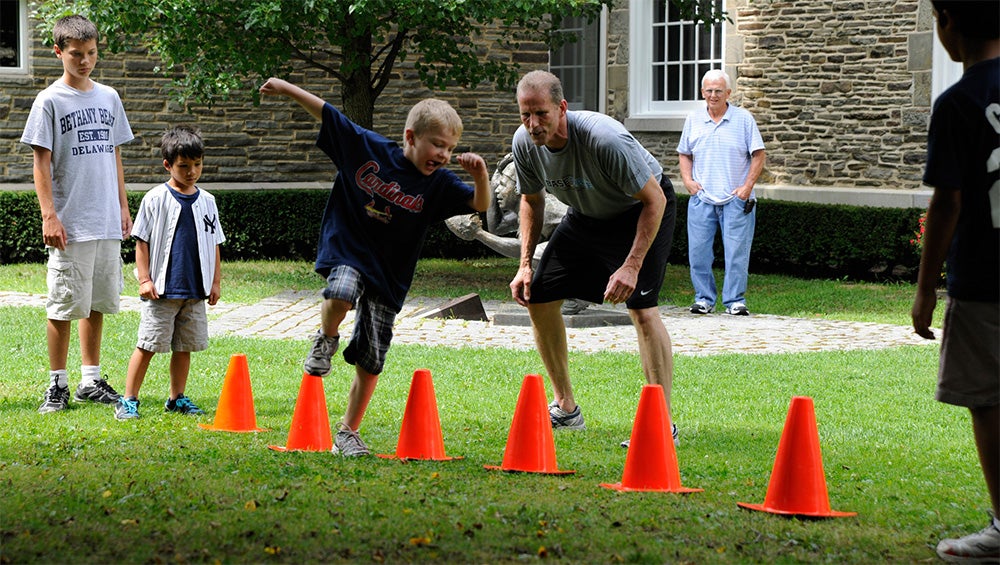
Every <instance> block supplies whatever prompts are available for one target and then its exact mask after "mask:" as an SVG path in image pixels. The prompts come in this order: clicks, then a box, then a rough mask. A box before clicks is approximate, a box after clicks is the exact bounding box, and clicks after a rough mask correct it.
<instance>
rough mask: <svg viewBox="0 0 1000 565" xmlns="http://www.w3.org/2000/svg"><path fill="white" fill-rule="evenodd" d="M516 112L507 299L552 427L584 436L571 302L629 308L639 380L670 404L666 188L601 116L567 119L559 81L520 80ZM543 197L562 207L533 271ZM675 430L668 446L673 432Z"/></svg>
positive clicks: (651, 165) (654, 166)
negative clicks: (537, 366)
mask: <svg viewBox="0 0 1000 565" xmlns="http://www.w3.org/2000/svg"><path fill="white" fill-rule="evenodd" d="M517 104H518V108H519V109H520V112H521V123H522V124H523V127H520V128H518V129H517V132H515V134H514V140H513V153H514V163H515V167H516V170H517V181H518V189H519V191H520V193H521V205H520V211H519V215H520V224H521V256H520V268H519V270H518V272H517V275H516V276H515V277H514V279H513V281H511V283H510V288H511V293H512V295H513V297H514V300H516V301H517V302H518V304H521V305H522V306H527V307H528V313H529V315H530V316H531V325H532V327H533V329H534V334H535V343H536V345H537V347H538V351H539V354H540V355H541V357H542V362H543V363H544V364H545V369H546V370H547V371H548V374H549V379H550V381H551V382H552V389H553V395H554V397H555V400H553V402H552V404H550V405H549V416H550V418H551V421H552V427H553V428H567V429H583V428H584V422H583V415H582V414H581V412H580V406H578V405H577V403H576V399H575V398H574V397H573V389H572V386H571V385H570V379H569V361H568V353H567V343H566V326H565V324H564V322H563V318H562V314H561V313H560V306H561V304H562V302H563V300H564V299H567V298H578V299H582V300H587V301H590V302H596V303H602V302H604V301H607V302H611V303H612V304H620V303H622V302H624V303H625V304H626V306H627V307H628V312H629V316H630V317H631V320H632V324H633V325H634V326H635V328H636V332H637V333H638V340H639V355H640V359H641V361H642V368H643V373H644V374H645V377H646V381H647V382H648V383H650V384H659V385H661V386H662V387H663V390H664V393H665V394H666V397H667V404H668V407H669V404H670V386H671V380H672V374H673V350H672V346H671V343H670V334H669V333H667V329H666V327H665V326H664V325H663V320H662V319H661V318H660V313H659V308H658V306H657V302H658V296H659V292H660V287H661V286H662V285H663V277H664V272H665V269H666V263H667V257H668V256H669V255H670V245H671V242H672V240H673V230H674V221H675V215H676V208H677V202H676V196H675V195H674V189H673V185H672V184H671V183H670V180H669V179H667V178H666V177H665V176H664V175H663V168H662V167H661V166H660V164H659V163H658V162H657V161H656V159H655V158H653V156H652V155H650V153H649V152H648V151H647V150H646V149H645V148H643V147H642V145H640V144H639V142H638V141H636V139H635V138H634V137H632V135H631V134H630V133H629V132H628V131H627V130H626V129H625V127H624V126H623V125H622V124H621V123H619V122H618V121H616V120H615V119H613V118H611V117H609V116H606V115H604V114H599V113H595V112H583V111H580V112H576V111H574V112H570V111H568V110H567V103H566V100H565V99H563V91H562V84H561V83H560V82H559V79H558V78H557V77H556V76H555V75H553V74H551V73H548V72H545V71H533V72H530V73H528V74H527V75H525V76H524V77H523V78H522V79H521V81H520V83H519V84H518V86H517ZM546 192H548V193H549V194H551V195H552V196H554V197H555V198H557V199H558V200H559V201H561V202H563V203H565V204H567V205H568V206H569V207H570V209H569V211H568V212H567V214H566V216H565V217H564V218H563V220H562V221H561V222H560V224H559V226H558V227H557V228H556V230H555V231H554V232H553V234H552V236H551V238H550V239H549V241H548V245H547V246H546V248H545V251H544V252H543V254H542V257H541V259H540V261H539V263H538V266H537V270H533V269H532V256H533V255H534V252H535V246H536V245H537V244H538V240H539V233H540V231H541V227H542V220H543V218H544V211H545V193H546ZM673 433H674V437H675V438H676V427H675V429H674V431H673Z"/></svg>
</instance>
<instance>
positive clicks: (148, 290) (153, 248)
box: [115, 126, 226, 420]
mask: <svg viewBox="0 0 1000 565" xmlns="http://www.w3.org/2000/svg"><path fill="white" fill-rule="evenodd" d="M160 152H161V153H162V154H163V166H164V167H165V168H166V169H167V171H168V172H169V173H170V180H168V181H167V182H165V183H163V184H161V185H159V186H156V187H153V188H151V189H150V190H149V192H147V193H146V195H145V196H143V198H142V203H140V204H139V211H138V212H136V215H135V227H134V228H133V229H132V235H133V236H135V238H136V240H137V241H136V242H135V266H136V274H137V276H138V277H139V296H141V297H142V299H143V302H142V317H141V319H140V322H139V341H138V343H137V344H136V347H135V352H133V353H132V359H131V360H129V363H128V375H127V377H126V378H125V396H123V397H122V398H121V399H120V400H119V401H118V402H117V403H116V405H115V418H117V419H119V420H128V419H132V418H138V417H139V387H141V386H142V381H143V379H144V378H145V376H146V370H147V369H149V362H150V360H152V358H153V355H154V354H156V353H165V352H167V351H171V350H173V353H172V354H171V356H170V394H169V396H168V397H167V402H166V404H165V406H164V408H165V409H166V411H167V412H177V413H180V414H192V415H196V414H204V412H203V411H202V410H201V409H200V408H198V406H197V405H195V403H194V402H192V401H191V399H189V398H188V397H186V396H184V388H185V386H186V385H187V379H188V372H189V370H190V368H191V352H192V351H204V350H205V349H207V348H208V314H207V312H206V309H205V301H206V299H207V300H208V303H209V304H211V305H213V306H214V305H215V304H216V303H217V302H218V301H219V294H220V281H221V279H222V270H221V267H222V259H221V257H220V254H219V244H221V243H223V242H224V241H226V236H225V235H223V233H222V226H221V225H220V224H219V210H218V209H217V208H216V207H215V197H213V196H212V195H211V194H209V193H208V192H205V191H204V190H201V189H199V188H198V186H197V185H196V183H197V182H198V178H199V177H201V170H202V165H203V161H202V158H203V156H204V154H205V145H204V143H203V142H202V139H201V135H199V134H198V132H197V131H195V130H193V129H191V128H189V127H186V126H177V127H175V128H173V129H172V130H170V131H168V132H167V133H165V134H164V135H163V139H162V140H161V142H160Z"/></svg>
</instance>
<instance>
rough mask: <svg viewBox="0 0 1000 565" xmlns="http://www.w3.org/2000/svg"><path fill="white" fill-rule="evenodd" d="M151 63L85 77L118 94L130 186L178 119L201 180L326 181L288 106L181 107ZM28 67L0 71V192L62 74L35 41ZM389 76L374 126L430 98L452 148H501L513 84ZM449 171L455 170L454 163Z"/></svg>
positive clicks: (311, 141)
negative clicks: (194, 139) (452, 131)
mask: <svg viewBox="0 0 1000 565" xmlns="http://www.w3.org/2000/svg"><path fill="white" fill-rule="evenodd" d="M489 39H491V38H489V37H487V43H488V42H489ZM484 49H486V47H484ZM488 56H490V57H494V58H503V59H505V60H507V61H509V62H510V63H511V64H513V63H519V64H520V65H521V66H522V68H524V69H533V68H544V67H545V66H546V65H547V63H548V52H547V51H546V50H545V48H544V47H543V46H541V45H533V46H527V47H526V48H525V49H523V50H521V51H519V52H517V53H510V52H505V53H492V52H491V53H488ZM157 64H158V61H157V59H156V58H155V57H151V56H149V55H148V54H146V53H144V52H129V53H111V52H110V51H108V50H106V49H102V50H101V52H100V59H99V61H98V65H97V69H96V72H95V74H94V80H96V81H98V82H101V83H105V84H107V85H109V86H112V87H114V88H115V89H116V90H118V93H119V95H120V96H121V98H122V102H123V104H124V106H125V112H126V115H127V116H128V119H129V123H130V124H131V126H132V130H133V133H134V134H135V137H136V139H135V140H134V141H133V142H131V143H129V144H127V145H124V146H123V147H122V155H123V163H124V166H125V178H126V183H127V184H128V185H129V188H130V189H132V188H144V186H145V185H149V184H154V183H158V182H162V181H163V180H165V176H164V174H165V173H164V171H163V167H162V165H161V164H160V163H161V158H160V157H159V148H158V147H159V146H158V144H159V136H160V135H161V134H162V132H163V131H164V130H165V129H167V128H168V127H170V126H172V125H176V124H181V123H185V124H190V125H194V126H197V127H198V128H200V129H201V131H202V134H203V136H204V138H205V142H206V159H205V171H204V173H203V175H202V182H203V183H220V182H221V183H250V186H252V185H254V184H262V183H279V184H286V185H287V184H291V185H294V184H303V183H321V186H327V185H328V184H329V183H331V182H332V180H333V176H334V170H335V169H334V168H333V165H332V164H331V163H330V161H329V159H328V158H327V157H326V156H325V155H324V154H323V153H322V152H321V151H320V150H319V149H317V148H316V146H315V139H316V134H317V132H318V131H319V124H318V123H317V122H315V121H314V120H313V119H312V117H311V116H309V115H308V114H307V113H306V112H305V111H304V110H301V109H300V108H299V106H298V105H297V104H295V103H294V102H292V101H291V100H289V99H285V98H280V99H278V98H273V97H268V98H265V99H263V100H262V102H261V104H260V105H259V106H254V105H253V103H252V99H251V96H250V93H249V92H236V93H234V94H233V95H232V97H231V99H230V100H228V101H223V100H220V101H218V102H217V103H214V104H213V105H212V106H210V107H209V106H205V105H197V104H187V105H181V104H179V103H178V102H176V101H175V100H174V99H173V98H172V97H171V95H170V92H169V88H170V84H169V80H167V79H165V78H163V77H162V76H161V75H160V74H159V73H157V72H156V71H155V67H156V65H157ZM30 68H31V70H32V74H31V76H30V77H3V76H0V188H2V187H3V186H8V187H9V186H11V185H18V184H20V185H24V184H30V183H31V182H32V170H31V169H32V162H31V161H32V160H31V149H30V148H29V147H28V146H26V145H24V144H22V143H20V141H19V140H20V137H21V133H22V131H23V128H24V123H25V121H26V119H27V116H28V112H29V111H30V109H31V103H32V101H33V100H34V98H35V95H36V94H37V93H38V92H39V91H40V90H42V89H44V88H45V87H46V86H48V85H49V84H50V83H51V82H52V81H54V80H56V79H57V78H58V77H59V76H61V74H62V66H61V64H60V62H59V60H58V59H57V58H56V57H55V55H54V54H53V53H52V49H51V48H50V47H45V46H43V45H42V44H41V42H40V41H37V40H36V41H35V44H34V45H33V51H32V54H31V65H30ZM395 73H396V75H397V78H398V80H396V79H394V80H393V81H392V83H391V84H390V85H389V86H388V87H387V88H386V89H385V91H383V93H382V95H381V96H380V97H379V98H378V100H377V101H376V113H375V116H374V124H373V129H374V130H375V131H378V132H379V133H381V134H383V135H385V136H386V137H388V138H390V139H393V140H399V141H401V140H402V137H403V126H404V124H405V120H406V114H407V112H408V111H409V108H410V107H411V106H412V105H413V104H414V103H415V102H417V101H418V100H421V99H423V98H426V97H429V96H433V97H437V98H443V99H445V100H448V101H449V102H450V103H451V104H452V105H453V106H455V108H456V109H457V110H458V112H459V115H460V116H461V117H462V120H463V124H464V127H465V131H464V133H463V135H462V140H461V143H460V146H459V148H458V150H459V151H474V152H477V153H479V154H480V155H482V156H483V158H484V159H486V161H487V163H488V164H490V165H491V168H492V166H493V165H495V163H497V162H498V161H499V160H500V159H501V158H502V157H503V155H505V154H506V153H507V151H509V147H510V140H511V137H512V135H513V133H514V130H515V128H516V127H517V126H518V125H519V124H520V121H519V118H518V110H517V104H516V102H515V100H514V93H513V90H501V89H498V88H496V87H495V86H494V85H492V84H482V85H479V86H477V87H475V88H469V89H465V88H459V87H453V88H449V89H448V90H447V91H446V92H442V91H432V90H430V89H427V88H426V87H424V86H422V85H420V84H419V83H418V80H417V79H416V72H415V71H414V70H413V69H412V66H410V65H406V64H401V65H398V66H397V69H396V70H395ZM289 80H291V81H293V82H295V83H296V84H299V85H300V86H303V87H305V88H306V89H308V90H310V91H312V92H314V93H316V94H317V95H319V96H321V97H322V98H324V99H325V100H328V101H330V102H331V103H333V104H334V105H335V106H337V107H338V108H339V107H342V105H341V103H340V90H339V86H338V85H337V83H336V81H334V80H333V79H332V78H330V77H328V76H326V75H325V73H322V72H320V71H317V70H309V69H307V70H303V71H300V72H297V73H295V74H293V75H292V76H291V77H289ZM454 167H455V168H456V169H457V171H458V172H459V174H464V173H463V172H462V171H461V168H459V167H457V165H455V166H454Z"/></svg>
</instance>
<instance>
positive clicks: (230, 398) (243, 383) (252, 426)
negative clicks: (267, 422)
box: [198, 353, 267, 432]
mask: <svg viewBox="0 0 1000 565" xmlns="http://www.w3.org/2000/svg"><path fill="white" fill-rule="evenodd" d="M198 426H200V427H201V428H203V429H206V430H212V431H218V432H264V431H267V430H265V429H264V428H258V427H257V413H256V411H255V410H254V406H253V390H252V389H251V388H250V367H249V366H248V365H247V356H246V355H244V354H242V353H234V354H233V355H232V356H231V357H230V358H229V368H228V369H226V380H225V381H223V383H222V394H220V395H219V405H218V407H217V408H216V409H215V420H213V421H212V424H211V425H209V424H198Z"/></svg>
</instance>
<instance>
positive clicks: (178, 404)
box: [163, 394, 205, 416]
mask: <svg viewBox="0 0 1000 565" xmlns="http://www.w3.org/2000/svg"><path fill="white" fill-rule="evenodd" d="M163 409H164V411H166V412H177V413H178V414H186V415H188V416H198V415H200V414H204V413H205V411H204V410H202V409H201V408H198V405H197V404H195V403H194V402H191V399H190V398H188V397H186V396H184V395H183V394H178V395H177V398H176V399H175V400H170V399H169V398H168V399H167V402H166V403H165V404H164V405H163Z"/></svg>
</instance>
